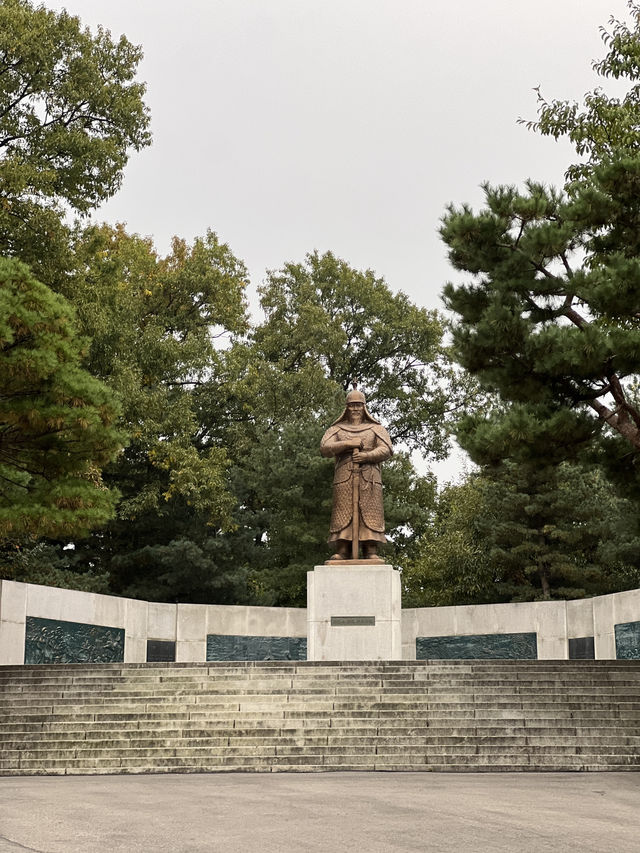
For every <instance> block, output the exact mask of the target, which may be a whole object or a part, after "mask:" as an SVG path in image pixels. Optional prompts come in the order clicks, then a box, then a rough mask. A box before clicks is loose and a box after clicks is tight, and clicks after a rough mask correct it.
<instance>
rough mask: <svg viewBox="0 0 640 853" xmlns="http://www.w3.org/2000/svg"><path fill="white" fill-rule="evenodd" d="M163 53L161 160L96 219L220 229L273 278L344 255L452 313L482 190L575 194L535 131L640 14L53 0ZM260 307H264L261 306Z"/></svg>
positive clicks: (440, 0) (156, 129) (463, 6)
mask: <svg viewBox="0 0 640 853" xmlns="http://www.w3.org/2000/svg"><path fill="white" fill-rule="evenodd" d="M44 5H45V6H48V7H49V8H54V9H60V8H63V7H64V8H66V9H67V10H68V11H69V12H71V13H72V14H77V15H79V16H80V17H81V19H82V21H83V22H84V23H85V24H87V25H88V26H90V27H91V28H94V27H95V26H96V25H97V24H99V23H100V24H102V25H103V26H105V27H107V28H108V29H110V30H111V32H112V34H113V35H114V36H119V35H120V34H121V33H124V34H125V35H126V36H127V38H129V40H130V41H132V42H134V43H136V44H141V45H142V46H143V48H144V54H145V56H144V60H143V61H142V63H141V66H140V78H141V79H142V80H144V81H146V83H147V97H146V101H147V103H148V105H149V107H150V108H151V114H152V131H153V145H152V147H151V148H149V149H147V150H145V151H144V152H142V153H140V154H136V153H134V154H133V156H132V158H131V161H130V163H129V166H128V168H127V170H126V174H125V179H124V183H123V186H122V189H121V190H120V192H119V193H118V194H117V196H115V197H114V198H113V199H111V200H110V201H109V202H107V203H106V204H105V205H104V206H103V207H102V208H101V209H100V211H99V212H98V215H97V217H96V218H97V219H102V220H106V221H108V222H116V221H120V222H125V223H126V224H127V226H128V228H129V230H130V231H134V232H137V233H140V234H143V235H151V236H153V238H154V239H155V242H156V246H157V247H158V249H159V250H160V251H161V252H165V251H167V250H168V247H169V241H170V238H171V236H172V235H173V234H178V235H180V236H182V237H185V238H187V239H193V237H195V236H197V235H200V234H203V233H204V232H205V231H206V229H207V228H208V227H210V228H212V229H213V230H214V231H216V232H217V233H218V235H219V236H220V237H221V238H222V239H223V240H224V241H225V242H228V243H229V244H230V246H231V248H232V249H233V251H234V252H235V254H236V255H237V256H238V257H240V258H242V259H243V260H244V262H245V263H246V264H247V266H248V268H249V271H250V275H251V280H252V283H253V286H254V287H255V286H256V285H258V284H259V283H260V282H261V280H262V278H263V276H264V272H265V270H266V269H273V268H278V267H279V266H281V265H282V264H283V263H284V262H286V261H291V260H292V261H298V260H302V258H303V257H304V255H305V253H306V252H309V251H312V250H313V249H318V250H320V251H326V250H329V249H330V250H332V251H333V252H334V253H335V254H337V255H338V256H340V257H342V258H344V259H345V260H347V261H349V262H350V263H351V264H352V265H354V266H356V267H358V268H371V269H373V270H375V271H376V273H377V274H379V275H381V276H383V277H384V278H385V279H386V281H387V283H388V284H389V286H390V287H391V288H392V289H393V290H403V291H405V293H407V294H408V295H409V296H410V297H411V298H412V299H413V301H414V302H416V303H418V304H419V305H424V306H427V307H429V308H437V307H440V301H439V293H440V290H441V287H442V285H443V283H444V282H445V281H446V280H447V279H448V278H450V277H452V272H451V271H450V269H449V268H448V265H447V261H446V257H445V252H444V247H443V245H442V243H441V242H440V240H439V238H438V235H437V229H438V222H439V219H440V217H441V216H442V214H443V212H444V209H445V206H446V205H447V204H448V203H449V202H452V201H453V202H456V203H460V202H463V201H468V202H471V203H472V204H474V205H478V204H479V203H480V201H481V192H480V189H479V185H480V183H481V182H482V181H484V180H489V181H490V182H492V183H519V182H521V181H523V180H524V179H526V178H527V177H532V178H536V179H539V180H544V181H546V182H549V183H555V184H560V183H562V178H563V173H564V170H565V168H566V166H567V165H568V164H569V163H570V162H572V159H573V156H572V151H571V148H570V147H569V146H568V145H567V144H566V143H564V142H558V143H556V142H554V141H553V140H550V139H548V138H544V137H541V136H537V135H536V134H534V133H531V132H530V131H527V130H526V129H525V128H524V127H522V126H521V125H518V124H517V123H516V120H517V119H518V117H524V118H527V119H531V118H535V115H536V96H535V93H534V92H533V88H534V87H535V86H538V85H540V86H541V87H542V91H543V93H544V94H545V96H546V97H547V98H577V99H580V98H581V97H582V95H583V94H584V92H585V91H587V90H588V89H590V88H593V86H594V84H595V81H596V78H595V77H594V75H593V72H592V71H591V65H590V63H591V60H592V59H594V58H599V57H600V56H601V55H602V54H603V52H604V46H603V45H602V42H601V40H600V35H599V27H600V26H601V25H607V24H608V20H609V17H610V15H612V14H613V15H615V16H617V17H625V15H626V10H627V6H626V0H535V2H531V0H528V2H523V0H314V2H311V0H180V2H178V3H176V2H175V0H172V2H169V0H63V2H57V0H46V2H45V4H44ZM254 304H255V302H254Z"/></svg>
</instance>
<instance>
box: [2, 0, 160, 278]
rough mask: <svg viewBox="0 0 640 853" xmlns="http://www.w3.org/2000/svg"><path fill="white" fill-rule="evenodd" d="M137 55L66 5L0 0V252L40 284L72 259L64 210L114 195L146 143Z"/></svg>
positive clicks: (55, 275)
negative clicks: (132, 154)
mask: <svg viewBox="0 0 640 853" xmlns="http://www.w3.org/2000/svg"><path fill="white" fill-rule="evenodd" d="M141 56H142V52H141V50H140V48H139V47H136V46H134V45H132V44H131V43H130V42H129V41H127V39H126V38H125V37H124V36H122V37H121V38H120V39H118V40H117V41H114V40H113V39H112V38H111V35H110V33H109V32H108V31H106V30H104V29H101V28H98V31H97V32H96V33H95V34H92V33H91V32H90V31H89V30H88V29H86V28H83V27H82V26H81V24H80V21H79V19H78V18H76V17H73V16H71V15H69V14H68V13H67V12H66V11H62V12H53V11H51V10H48V9H45V8H44V7H43V6H38V7H34V6H33V5H32V4H31V3H30V2H28V0H2V2H0V253H1V254H3V255H8V256H12V257H17V258H19V259H20V260H23V261H25V262H26V263H28V264H30V265H31V267H32V269H33V271H34V274H35V275H36V277H37V278H39V279H40V280H42V281H43V282H44V283H46V284H48V285H53V284H55V283H56V282H58V281H60V279H61V276H62V274H63V273H64V271H65V269H66V268H67V267H69V266H71V265H72V263H73V259H72V256H71V254H70V250H69V239H68V238H69V235H68V230H67V228H66V227H65V225H64V213H65V211H66V210H69V209H71V210H72V211H75V212H78V213H81V214H82V213H86V212H87V211H89V210H91V209H92V208H94V207H96V206H97V205H98V204H99V203H100V202H101V201H103V200H104V199H106V198H108V197H109V196H111V195H113V193H114V192H115V191H116V190H117V189H118V187H119V186H120V181H121V178H122V172H123V169H124V166H125V165H126V163H127V158H128V152H129V150H130V149H132V148H133V149H136V150H139V149H141V148H142V147H144V146H145V145H148V144H149V142H150V135H149V131H148V124H149V116H148V112H147V109H146V107H145V106H144V103H143V100H142V96H143V94H144V85H143V84H142V83H139V82H136V80H135V74H136V69H137V66H138V63H139V61H140V58H141Z"/></svg>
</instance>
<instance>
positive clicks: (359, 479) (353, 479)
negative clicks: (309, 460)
mask: <svg viewBox="0 0 640 853" xmlns="http://www.w3.org/2000/svg"><path fill="white" fill-rule="evenodd" d="M320 452H321V453H322V455H323V456H335V459H336V464H335V472H334V476H333V512H332V513H331V525H330V531H329V540H328V541H329V542H330V543H333V542H335V543H336V553H335V554H334V555H333V556H332V557H331V558H330V559H331V560H348V559H353V560H357V559H358V550H359V544H360V542H362V551H363V557H364V559H365V560H368V561H370V562H375V563H383V562H384V560H382V559H381V558H380V557H378V556H377V553H378V543H379V542H386V541H387V540H386V537H385V535H384V511H383V508H382V478H381V476H380V463H381V462H384V460H385V459H388V458H389V457H390V456H391V455H392V453H393V450H392V447H391V439H390V438H389V433H388V432H387V431H386V429H385V428H384V427H383V426H381V425H380V423H379V422H378V421H377V420H376V419H375V418H373V417H372V416H371V415H370V414H369V411H368V410H367V406H366V400H365V396H364V394H363V393H362V391H358V390H357V389H356V387H355V384H354V388H353V391H349V393H348V394H347V401H346V406H345V409H344V411H343V413H342V414H341V415H340V417H339V418H338V419H337V420H336V421H334V422H333V423H332V424H331V426H330V427H329V429H328V430H327V431H326V432H325V434H324V436H323V437H322V441H321V443H320Z"/></svg>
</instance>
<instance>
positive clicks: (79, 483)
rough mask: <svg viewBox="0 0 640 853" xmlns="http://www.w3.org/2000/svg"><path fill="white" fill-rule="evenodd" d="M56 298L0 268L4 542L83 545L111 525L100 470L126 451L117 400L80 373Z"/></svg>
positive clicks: (22, 270) (0, 514)
mask: <svg viewBox="0 0 640 853" xmlns="http://www.w3.org/2000/svg"><path fill="white" fill-rule="evenodd" d="M85 347H86V341H85V340H84V339H83V338H81V337H80V336H79V335H78V332H77V331H76V326H75V321H74V316H73V312H72V310H71V308H70V306H69V304H68V303H67V302H66V300H64V299H63V298H62V297H61V296H59V295H57V294H55V293H53V292H52V291H51V290H49V288H47V287H46V286H45V285H43V284H41V283H40V282H38V281H36V280H35V279H34V278H33V277H32V276H31V274H30V273H29V270H28V268H27V267H26V266H25V265H24V264H21V263H19V262H17V261H13V260H7V259H0V541H1V542H3V543H4V544H5V545H7V544H14V545H18V544H21V543H24V542H25V541H28V540H36V539H40V538H43V537H56V536H57V537H62V536H65V537H72V536H82V535H86V534H87V533H88V531H89V530H91V529H92V528H94V527H96V526H100V525H101V524H104V522H105V521H106V520H107V519H108V518H109V517H110V516H112V515H113V512H114V504H115V498H116V493H115V492H114V491H112V490H110V489H108V488H107V487H106V486H105V485H104V483H103V482H102V478H101V469H102V467H103V466H105V465H107V464H108V463H109V462H110V461H111V460H112V459H113V457H114V456H115V455H116V454H117V453H118V451H119V450H121V448H122V445H123V443H124V441H125V438H124V435H123V434H122V432H120V431H118V429H117V428H116V422H117V418H118V414H119V411H118V405H117V402H116V398H115V395H114V394H113V393H112V392H111V391H109V389H108V388H107V387H106V386H105V385H104V383H102V382H100V381H99V380H98V379H96V378H95V377H93V376H91V375H90V374H89V373H88V372H87V371H86V370H85V369H84V368H83V367H82V365H81V361H82V355H83V350H84V348H85Z"/></svg>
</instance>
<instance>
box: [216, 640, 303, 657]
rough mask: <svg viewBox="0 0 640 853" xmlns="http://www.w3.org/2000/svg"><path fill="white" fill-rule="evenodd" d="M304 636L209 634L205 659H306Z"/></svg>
mask: <svg viewBox="0 0 640 853" xmlns="http://www.w3.org/2000/svg"><path fill="white" fill-rule="evenodd" d="M306 659H307V640H306V638H305V637H242V636H236V635H234V634H209V635H208V636H207V660H306Z"/></svg>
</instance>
